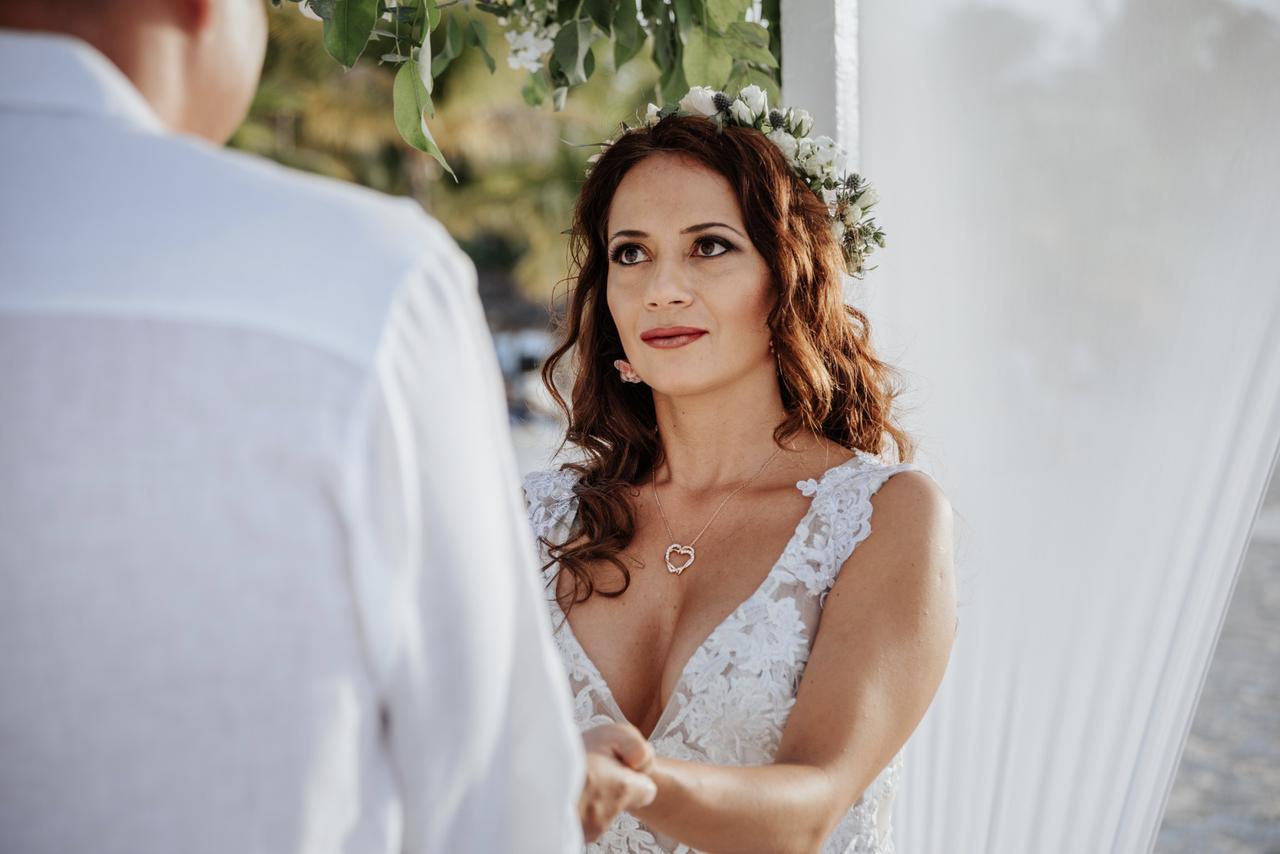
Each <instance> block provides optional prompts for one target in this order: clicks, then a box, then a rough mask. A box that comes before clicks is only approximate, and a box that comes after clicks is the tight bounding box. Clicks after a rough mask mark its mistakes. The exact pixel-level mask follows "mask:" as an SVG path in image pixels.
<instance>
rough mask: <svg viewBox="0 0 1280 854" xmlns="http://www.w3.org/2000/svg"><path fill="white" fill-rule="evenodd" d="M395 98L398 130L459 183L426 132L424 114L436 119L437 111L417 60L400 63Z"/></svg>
mask: <svg viewBox="0 0 1280 854" xmlns="http://www.w3.org/2000/svg"><path fill="white" fill-rule="evenodd" d="M392 98H393V101H392V112H393V114H394V116H395V120H396V130H398V131H400V136H401V137H403V138H404V141H405V142H407V143H409V144H410V145H412V146H413V147H414V148H416V149H418V150H419V151H425V152H426V153H427V154H430V155H431V156H432V157H434V158H435V159H436V162H438V163H439V164H440V165H441V167H443V168H444V170H445V171H446V172H448V173H449V174H450V175H453V180H455V181H456V180H458V176H457V175H455V174H454V172H453V169H451V168H450V167H449V164H448V163H447V162H446V161H445V159H444V155H443V154H441V153H440V148H439V146H437V145H436V141H435V139H433V138H432V136H431V131H430V130H428V129H427V120H426V116H425V115H424V114H428V115H435V112H436V111H435V106H434V105H433V104H432V102H431V95H430V93H428V92H427V87H426V85H425V84H424V83H423V75H422V74H421V72H420V70H419V66H418V61H417V60H415V59H410V60H408V61H406V62H403V63H401V65H400V70H399V71H397V72H396V81H395V86H394V88H393V89H392Z"/></svg>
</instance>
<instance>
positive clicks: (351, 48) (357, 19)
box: [324, 0, 378, 68]
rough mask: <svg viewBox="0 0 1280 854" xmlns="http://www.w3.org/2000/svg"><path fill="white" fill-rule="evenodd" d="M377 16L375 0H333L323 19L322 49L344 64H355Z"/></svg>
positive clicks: (362, 51) (366, 42) (376, 1)
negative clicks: (330, 11)
mask: <svg viewBox="0 0 1280 854" xmlns="http://www.w3.org/2000/svg"><path fill="white" fill-rule="evenodd" d="M377 19H378V0H336V2H334V4H333V17H331V18H327V19H325V22H324V48H325V50H327V51H328V52H329V55H330V56H332V57H333V58H334V59H336V60H338V62H340V63H341V64H342V65H343V67H345V68H350V67H352V66H353V65H355V64H356V60H357V59H359V58H360V54H362V53H364V48H365V45H367V44H368V43H369V35H370V33H372V32H373V25H374V23H375V22H376V21H377Z"/></svg>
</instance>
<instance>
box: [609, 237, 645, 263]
mask: <svg viewBox="0 0 1280 854" xmlns="http://www.w3.org/2000/svg"><path fill="white" fill-rule="evenodd" d="M609 260H610V261H612V262H613V263H615V264H622V265H623V266H624V267H627V266H630V265H632V264H638V263H640V262H641V261H643V260H644V250H643V249H641V248H640V247H639V246H637V245H636V244H634V243H624V244H622V245H621V246H619V247H617V248H615V249H614V250H613V252H611V253H610V254H609Z"/></svg>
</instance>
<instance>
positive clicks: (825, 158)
mask: <svg viewBox="0 0 1280 854" xmlns="http://www.w3.org/2000/svg"><path fill="white" fill-rule="evenodd" d="M673 115H682V116H702V117H703V118H707V119H710V120H711V121H714V122H715V123H716V124H717V125H718V126H720V127H724V126H725V125H732V126H734V127H748V128H755V129H756V130H758V131H760V132H761V133H763V134H764V135H765V136H766V137H767V138H768V139H769V140H770V141H771V142H772V143H773V144H774V145H776V146H777V147H778V148H779V150H781V151H782V153H783V155H784V156H785V157H786V158H787V165H789V166H790V167H791V169H792V171H794V172H795V173H796V175H798V176H799V177H800V180H801V181H803V182H804V183H805V184H806V185H807V186H808V187H809V189H811V190H813V192H814V193H816V194H817V195H818V197H819V198H821V199H822V201H823V202H825V203H826V205H827V213H828V217H829V218H830V220H831V230H832V231H833V232H834V233H835V237H836V242H837V243H839V244H840V248H841V249H842V250H843V251H844V261H845V268H846V269H847V270H848V271H849V274H850V275H851V276H854V277H856V278H859V279H860V278H862V277H863V275H864V273H865V271H866V267H865V264H866V258H867V256H868V255H870V254H871V253H872V252H874V251H875V249H876V247H877V246H878V247H880V248H881V249H883V248H884V232H883V231H881V230H880V228H879V226H878V225H877V224H876V221H875V217H874V216H873V215H872V214H870V213H869V211H870V209H871V208H872V207H874V206H875V204H876V202H878V201H879V200H880V196H879V194H878V193H877V192H876V191H875V189H874V188H872V187H871V186H870V185H868V184H867V182H866V180H865V179H863V178H862V176H861V175H858V174H857V173H856V172H851V173H848V174H844V169H845V160H846V155H845V152H844V149H843V148H841V147H840V145H839V144H837V143H836V141H835V140H834V139H832V138H831V137H829V136H819V137H810V136H809V131H811V130H812V129H813V116H811V115H809V113H808V112H807V111H805V110H796V109H783V108H782V107H775V108H773V109H769V99H768V96H767V95H766V93H765V91H764V90H763V89H761V88H760V87H759V86H755V85H752V86H747V87H746V88H744V89H743V90H742V91H740V92H739V93H738V95H737V97H736V98H730V97H729V96H728V95H726V94H724V93H723V92H717V91H716V90H715V89H712V88H710V87H709V86H694V87H693V88H692V89H690V90H689V93H688V94H687V95H685V96H684V97H683V98H681V99H680V102H679V103H678V104H668V105H667V106H665V107H662V108H659V107H658V105H657V104H650V105H649V109H648V110H647V112H646V113H645V117H644V127H647V128H651V127H653V126H654V125H656V124H657V123H658V122H660V121H662V120H663V119H665V118H667V117H668V116H673ZM635 129H636V128H633V127H629V126H627V125H626V124H625V123H623V125H622V130H621V133H623V134H625V133H627V132H628V131H632V130H635ZM613 142H614V140H613V139H607V140H605V141H604V142H602V143H601V146H602V150H601V151H599V152H597V153H596V154H593V155H591V157H589V158H587V164H588V165H587V174H588V175H590V174H591V166H592V164H594V163H595V162H596V161H597V160H599V159H600V156H601V155H602V154H603V153H604V151H603V149H604V148H608V147H609V146H610V145H612V144H613ZM873 269H874V268H873Z"/></svg>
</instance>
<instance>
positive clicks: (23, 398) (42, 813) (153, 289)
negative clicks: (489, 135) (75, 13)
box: [0, 31, 583, 854]
mask: <svg viewBox="0 0 1280 854" xmlns="http://www.w3.org/2000/svg"><path fill="white" fill-rule="evenodd" d="M0 187H2V189H0V417H2V418H3V421H2V424H3V426H2V427H0V429H2V430H3V433H2V437H3V438H2V439H0V472H3V479H2V481H0V484H2V485H0V851H3V852H5V854H44V852H48V854H75V852H90V851H91V852H94V854H111V852H121V854H124V853H125V852H128V854H147V852H156V854H161V852H163V854H173V852H184V853H185V854H194V852H219V853H220V854H222V852H237V854H250V852H263V854H287V852H338V851H344V852H345V851H350V852H362V854H364V852H401V851H405V852H470V851H474V852H486V854H490V853H491V852H492V854H500V852H513V854H514V852H519V854H525V852H530V854H539V853H540V852H563V851H570V850H580V849H581V845H582V838H581V831H580V829H579V826H578V822H577V818H576V810H575V808H574V805H575V803H576V798H577V795H578V792H579V790H580V788H581V784H582V778H583V758H582V745H581V741H580V739H579V737H578V735H577V734H576V731H575V728H574V726H573V723H572V717H571V714H570V709H569V693H568V687H567V683H566V679H565V676H564V674H563V671H562V669H561V667H560V665H559V661H558V659H557V657H556V653H555V650H554V647H553V646H552V642H551V638H550V634H549V632H550V623H549V619H548V617H547V614H546V611H545V608H544V607H543V605H542V602H541V596H540V594H539V591H538V589H537V582H536V578H537V576H538V572H537V566H536V562H535V554H536V552H535V549H534V546H533V542H532V537H531V534H530V532H529V530H528V527H527V523H526V521H525V518H524V508H523V504H522V501H521V498H520V494H519V484H518V480H517V476H516V466H515V459H514V454H513V452H512V449H511V444H510V434H509V431H508V427H507V422H506V414H505V407H504V404H503V400H502V393H501V386H500V379H499V374H498V370H497V364H496V359H495V356H494V353H493V350H492V346H491V342H490V340H489V338H488V335H487V330H486V328H485V325H484V321H483V316H482V314H481V309H480V305H479V300H478V297H477V293H476V289H475V270H474V268H473V267H472V265H471V263H470V262H469V261H468V260H467V259H466V257H465V256H464V255H463V254H462V253H461V251H460V250H459V249H458V248H457V246H456V244H454V243H453V241H452V240H451V239H450V238H449V237H448V235H447V234H446V233H445V232H444V230H443V229H442V228H441V227H440V226H439V225H438V224H437V223H436V222H435V221H433V220H431V219H430V218H428V217H427V216H426V215H425V214H423V213H422V212H421V210H420V209H419V208H418V207H417V205H415V204H413V203H411V202H408V201H406V200H393V199H390V198H388V197H385V196H381V195H378V194H374V193H372V192H369V191H365V190H362V189H359V188H355V187H350V186H347V185H343V184H339V183H337V182H330V181H327V180H323V179H319V178H314V177H309V176H304V175H301V174H298V173H294V172H290V171H288V170H285V169H283V168H280V167H278V166H275V165H273V164H270V163H267V162H265V161H262V160H259V159H257V158H253V157H249V156H246V155H243V154H238V153H235V152H229V151H225V150H222V149H218V148H216V147H214V146H211V145H209V144H207V143H204V142H202V141H199V140H197V139H193V138H188V137H185V136H180V135H175V134H172V133H169V132H167V131H166V130H165V128H163V127H162V126H161V124H160V122H159V120H158V119H157V117H156V116H155V114H154V113H153V112H152V111H151V110H150V108H149V107H148V105H147V104H146V102H145V101H144V100H143V99H142V97H141V95H140V94H139V93H138V92H137V90H136V89H135V88H134V87H133V86H132V85H131V84H130V82H129V81H128V79H127V78H126V77H124V75H123V74H121V73H120V72H119V71H118V70H117V69H116V68H115V66H114V65H112V64H111V63H110V62H109V61H108V60H107V59H106V58H105V57H103V56H102V55H101V54H100V53H98V52H97V51H95V50H94V49H93V48H91V47H89V46H88V45H87V44H85V43H83V42H80V41H77V40H74V39H70V38H66V37H62V36H53V35H33V34H20V33H16V32H12V31H0Z"/></svg>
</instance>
